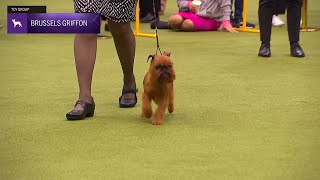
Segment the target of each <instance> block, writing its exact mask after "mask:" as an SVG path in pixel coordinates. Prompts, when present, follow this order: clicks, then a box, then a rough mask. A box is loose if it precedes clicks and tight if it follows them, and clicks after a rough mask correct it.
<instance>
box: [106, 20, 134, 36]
mask: <svg viewBox="0 0 320 180" xmlns="http://www.w3.org/2000/svg"><path fill="white" fill-rule="evenodd" d="M108 25H109V27H110V31H111V33H122V32H128V31H131V25H130V22H124V23H119V22H114V21H112V20H109V21H108Z"/></svg>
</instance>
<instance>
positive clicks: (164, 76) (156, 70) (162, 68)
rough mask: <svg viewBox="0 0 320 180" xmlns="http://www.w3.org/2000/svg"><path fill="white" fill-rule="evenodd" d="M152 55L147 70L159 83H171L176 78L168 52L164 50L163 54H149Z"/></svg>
mask: <svg viewBox="0 0 320 180" xmlns="http://www.w3.org/2000/svg"><path fill="white" fill-rule="evenodd" d="M150 57H152V60H151V64H150V68H149V71H150V73H151V74H152V77H153V78H156V79H157V80H158V81H159V82H160V83H162V82H168V83H172V82H173V81H174V80H175V79H176V75H175V71H174V68H173V63H172V61H171V59H170V53H168V52H164V53H163V55H150V56H149V58H150Z"/></svg>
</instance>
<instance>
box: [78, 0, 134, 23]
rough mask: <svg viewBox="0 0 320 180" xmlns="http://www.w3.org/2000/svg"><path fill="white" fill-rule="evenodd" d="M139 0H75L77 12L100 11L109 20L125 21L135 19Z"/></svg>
mask: <svg viewBox="0 0 320 180" xmlns="http://www.w3.org/2000/svg"><path fill="white" fill-rule="evenodd" d="M136 4H137V0H74V10H75V12H76V13H98V14H101V16H103V17H105V18H106V19H108V20H112V21H114V22H118V23H123V22H130V21H134V20H135V17H136Z"/></svg>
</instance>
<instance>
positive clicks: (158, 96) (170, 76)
mask: <svg viewBox="0 0 320 180" xmlns="http://www.w3.org/2000/svg"><path fill="white" fill-rule="evenodd" d="M150 57H151V58H152V60H151V63H150V67H149V70H148V72H147V74H146V75H145V77H144V80H143V88H144V92H143V94H142V113H141V116H142V117H146V118H150V117H151V116H152V107H151V102H152V101H154V102H155V103H156V104H157V105H158V108H157V110H156V111H155V113H154V115H153V120H152V124H154V125H160V124H162V122H163V118H164V113H165V111H166V109H167V108H168V111H169V112H170V113H172V112H173V110H174V103H173V99H174V93H173V81H174V80H175V78H176V75H175V71H174V69H173V63H172V61H171V59H170V53H168V52H164V53H163V55H150V56H149V58H150Z"/></svg>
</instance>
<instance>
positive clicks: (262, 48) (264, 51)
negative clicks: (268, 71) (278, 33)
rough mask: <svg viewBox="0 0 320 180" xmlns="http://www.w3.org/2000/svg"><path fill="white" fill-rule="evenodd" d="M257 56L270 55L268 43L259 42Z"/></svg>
mask: <svg viewBox="0 0 320 180" xmlns="http://www.w3.org/2000/svg"><path fill="white" fill-rule="evenodd" d="M258 56H260V57H270V56H271V50H270V44H269V43H261V46H260V49H259V53H258Z"/></svg>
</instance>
